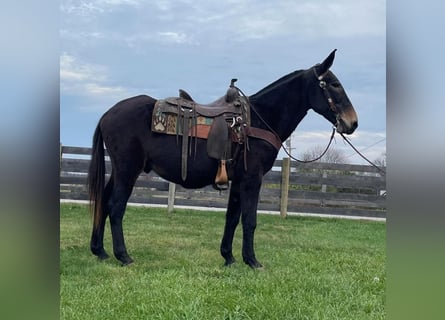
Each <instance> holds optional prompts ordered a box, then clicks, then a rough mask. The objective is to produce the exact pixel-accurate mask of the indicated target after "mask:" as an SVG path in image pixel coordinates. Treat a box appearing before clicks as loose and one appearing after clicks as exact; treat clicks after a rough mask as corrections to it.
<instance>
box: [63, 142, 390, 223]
mask: <svg viewBox="0 0 445 320" xmlns="http://www.w3.org/2000/svg"><path fill="white" fill-rule="evenodd" d="M90 154H91V148H79V147H69V146H61V148H60V160H61V161H60V198H61V199H70V200H87V199H88V195H87V188H86V179H87V172H88V165H89V162H90V156H89V155H90ZM105 164H106V168H107V175H109V173H110V172H111V163H110V161H109V159H108V157H106V161H105ZM169 191H170V192H169ZM169 193H170V197H171V198H170V201H169ZM173 196H174V205H177V206H197V207H214V208H226V206H227V200H228V191H223V192H221V193H220V192H218V191H216V190H214V189H213V188H212V187H211V186H208V187H205V188H202V189H194V190H191V189H185V188H183V187H181V186H179V185H176V186H175V185H173V184H171V183H169V182H167V181H166V180H164V179H162V178H160V177H159V176H158V175H156V174H155V173H153V172H151V173H149V174H145V173H143V174H141V175H140V176H139V178H138V180H137V182H136V185H135V188H134V189H133V193H132V195H131V197H130V200H129V202H133V203H146V204H158V205H166V206H167V205H169V208H173V202H172V201H171V200H172V199H173ZM258 209H259V210H267V211H278V212H280V213H281V215H282V216H286V214H287V213H288V212H296V213H317V214H330V215H348V216H360V217H379V218H386V178H385V176H384V175H381V174H379V172H378V170H377V169H376V168H374V167H372V166H364V165H350V164H330V163H311V164H300V163H297V162H294V161H290V160H289V159H283V160H276V162H275V164H274V168H273V169H272V170H271V171H270V172H268V173H267V174H266V175H265V176H264V179H263V186H262V188H261V193H260V201H259V204H258Z"/></svg>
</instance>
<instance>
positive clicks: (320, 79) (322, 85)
mask: <svg viewBox="0 0 445 320" xmlns="http://www.w3.org/2000/svg"><path fill="white" fill-rule="evenodd" d="M318 65H319V64H316V65H315V66H314V67H313V70H314V74H315V77H316V78H317V80H318V85H319V86H320V88H321V89H323V94H324V96H325V97H326V100H327V101H328V105H329V108H330V109H331V110H332V112H334V113H335V117H336V120H337V123H336V124H335V125H333V127H332V133H331V137H330V138H329V142H328V145H327V146H326V149H325V150H324V151H323V152H322V153H321V154H320V155H319V156H318V157H316V158H315V159H311V160H299V159H297V158H295V157H294V156H292V155H291V154H290V152H289V151H287V149H286V147H285V146H284V143H283V142H282V143H281V147H282V148H283V150H284V152H285V153H286V154H287V155H288V156H289V158H290V159H292V160H294V161H297V162H299V163H310V162H315V161H317V160H320V159H321V158H322V157H323V156H324V155H325V154H326V152H328V149H329V147H330V146H331V143H332V140H334V136H335V131H336V129H337V125H338V121H340V115H339V112H338V109H337V106H336V105H335V103H334V100H333V99H332V96H331V94H330V93H329V90H328V89H327V84H326V81H324V80H323V78H324V74H323V75H318V74H317V70H316V66H318ZM234 87H235V88H236V89H237V90H238V91H239V93H240V94H241V95H242V96H243V97H244V98H245V100H246V102H247V103H248V105H249V107H250V108H251V110H253V112H255V114H256V115H257V116H258V118H259V119H260V120H261V121H262V122H263V124H264V125H265V126H266V127H267V128H268V129H269V130H270V132H272V134H274V135H275V136H276V137H277V138H278V140H279V141H281V138H280V137H279V135H278V133H276V132H275V130H274V129H272V128H271V127H270V126H269V124H268V123H267V122H266V121H265V120H264V119H263V117H261V115H260V114H259V113H258V111H256V110H255V108H254V106H253V105H252V104H251V103H250V100H249V98H248V97H247V96H246V95H245V94H244V92H243V91H241V89H240V88H238V87H236V86H234ZM340 135H341V136H342V138H343V139H344V140H345V141H346V142H347V143H348V144H349V145H350V146H351V147H352V149H354V151H356V152H357V153H358V155H360V156H361V157H362V158H363V159H364V160H366V161H367V162H368V163H369V164H371V165H372V166H374V167H375V168H377V169H378V170H379V171H380V172H381V173H383V174H386V171H385V170H383V169H382V168H380V167H378V166H377V165H376V164H374V163H373V162H371V161H370V160H369V159H367V158H366V157H365V156H364V155H363V154H361V153H360V152H359V151H358V150H357V148H355V147H354V146H353V145H352V143H351V142H350V141H349V139H348V138H346V137H345V136H344V134H343V133H340Z"/></svg>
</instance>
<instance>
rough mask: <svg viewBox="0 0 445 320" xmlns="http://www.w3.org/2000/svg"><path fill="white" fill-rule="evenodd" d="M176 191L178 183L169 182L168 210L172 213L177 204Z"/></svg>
mask: <svg viewBox="0 0 445 320" xmlns="http://www.w3.org/2000/svg"><path fill="white" fill-rule="evenodd" d="M175 191H176V184H174V183H173V182H169V184H168V205H167V212H168V213H169V214H171V213H172V212H173V209H174V206H175Z"/></svg>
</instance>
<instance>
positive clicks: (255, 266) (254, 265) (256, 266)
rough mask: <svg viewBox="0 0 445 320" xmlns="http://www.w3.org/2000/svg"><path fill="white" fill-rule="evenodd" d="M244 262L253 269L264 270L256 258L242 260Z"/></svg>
mask: <svg viewBox="0 0 445 320" xmlns="http://www.w3.org/2000/svg"><path fill="white" fill-rule="evenodd" d="M244 262H245V263H246V264H247V265H248V266H249V267H251V268H252V269H255V270H264V267H263V265H262V264H261V263H259V262H258V261H257V260H256V259H249V260H244Z"/></svg>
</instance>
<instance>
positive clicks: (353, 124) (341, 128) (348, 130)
mask: <svg viewBox="0 0 445 320" xmlns="http://www.w3.org/2000/svg"><path fill="white" fill-rule="evenodd" d="M357 127H358V121H357V119H352V120H350V121H348V119H344V118H342V117H337V123H336V125H335V128H336V130H337V132H338V133H345V134H352V133H353V132H354V131H355V129H357Z"/></svg>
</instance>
